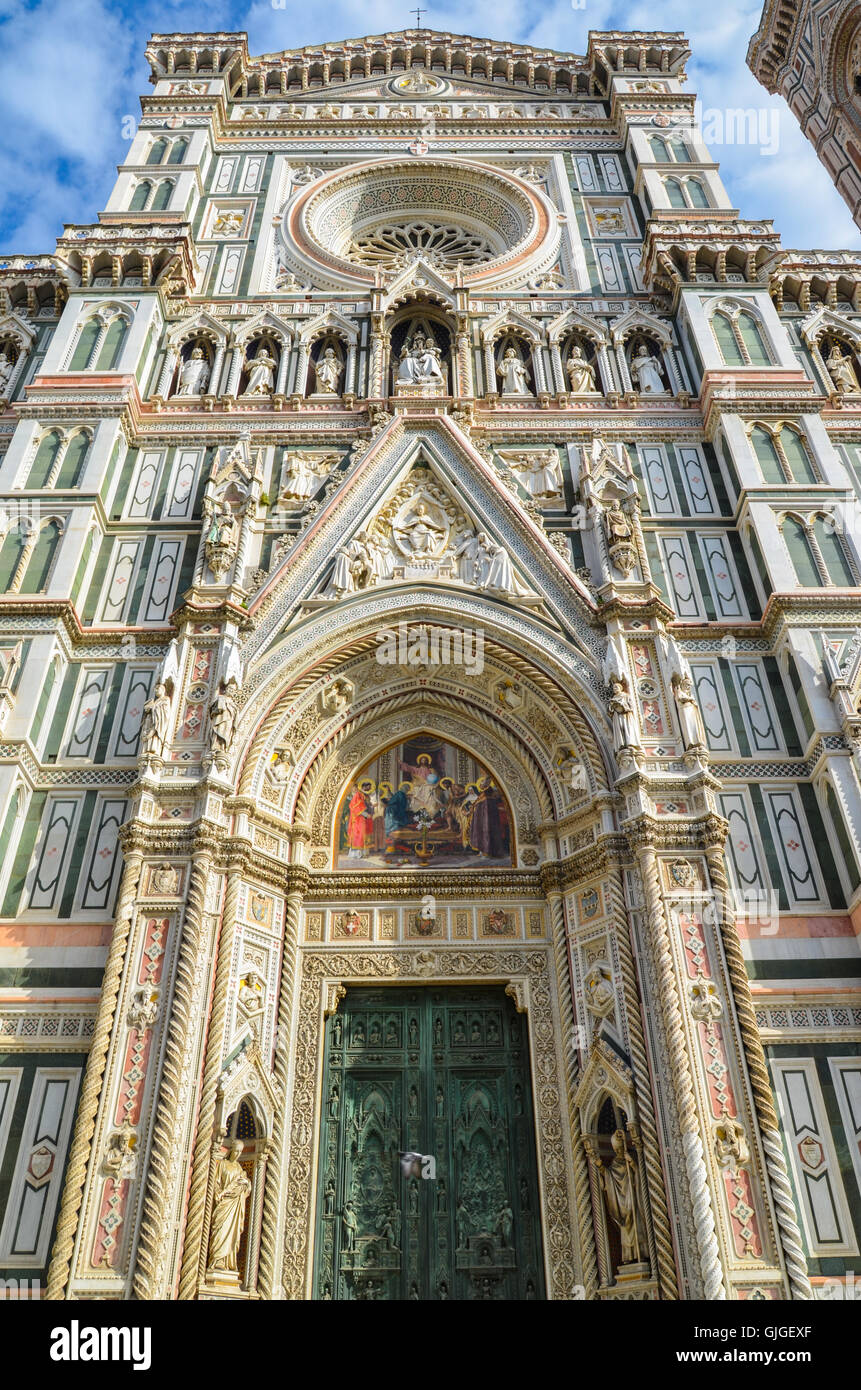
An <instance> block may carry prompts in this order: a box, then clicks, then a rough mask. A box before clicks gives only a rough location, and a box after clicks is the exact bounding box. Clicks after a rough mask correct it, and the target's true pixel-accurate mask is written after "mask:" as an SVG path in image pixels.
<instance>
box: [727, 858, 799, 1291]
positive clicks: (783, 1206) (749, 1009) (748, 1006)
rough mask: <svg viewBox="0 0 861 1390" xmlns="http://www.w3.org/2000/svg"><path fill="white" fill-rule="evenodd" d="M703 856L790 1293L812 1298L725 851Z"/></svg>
mask: <svg viewBox="0 0 861 1390" xmlns="http://www.w3.org/2000/svg"><path fill="white" fill-rule="evenodd" d="M706 860H707V862H708V866H709V877H710V878H711V884H712V888H713V889H714V892H715V897H716V899H717V904H718V920H719V922H720V929H721V940H722V941H723V948H724V955H725V957H726V963H727V969H728V971H729V979H730V986H731V988H732V997H733V1002H734V1004H735V1012H736V1016H737V1018H738V1025H739V1031H740V1033H741V1040H742V1046H743V1048H744V1055H745V1060H746V1062H747V1070H748V1075H749V1077H750V1089H751V1092H752V1094H753V1103H754V1106H755V1109H756V1117H757V1119H758V1121H759V1132H760V1135H761V1137H762V1148H763V1153H764V1155H765V1166H766V1169H767V1172H768V1177H769V1181H770V1183H771V1192H772V1196H773V1198H774V1206H775V1211H776V1213H777V1224H778V1228H779V1232H780V1244H781V1247H782V1249H783V1255H784V1259H785V1261H786V1272H787V1276H788V1278H789V1286H790V1290H791V1293H792V1297H793V1298H797V1299H805V1300H807V1299H812V1298H813V1290H812V1289H811V1287H810V1279H809V1278H808V1274H807V1261H806V1260H805V1257H804V1247H803V1245H802V1243H801V1232H800V1230H799V1228H798V1219H797V1217H796V1212H795V1202H794V1200H793V1196H792V1187H791V1186H790V1182H789V1174H788V1172H787V1170H786V1161H785V1159H784V1156H783V1145H782V1143H781V1140H780V1129H779V1126H778V1119H777V1112H776V1111H775V1108H774V1098H773V1095H772V1090H771V1083H770V1081H769V1077H768V1066H767V1064H766V1060H765V1051H764V1049H763V1046H762V1039H761V1037H760V1035H759V1029H758V1027H757V1025H756V1017H755V1015H754V1012H753V1000H752V998H751V993H750V980H749V978H748V974H747V968H746V966H745V963H744V956H743V954H742V950H741V943H740V941H739V938H738V932H737V930H736V926H735V920H734V918H733V917H732V916H731V914H730V912H729V909H728V904H729V879H728V878H727V873H726V866H725V863H724V857H723V851H722V850H720V849H718V848H717V847H714V846H713V847H712V848H710V849H707V850H706Z"/></svg>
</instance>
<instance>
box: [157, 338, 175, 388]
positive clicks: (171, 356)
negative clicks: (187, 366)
mask: <svg viewBox="0 0 861 1390" xmlns="http://www.w3.org/2000/svg"><path fill="white" fill-rule="evenodd" d="M178 361H179V350H178V348H172V347H171V348H168V349H167V352H166V353H165V355H164V365H163V366H162V369H161V375H160V376H159V379H158V385H157V386H156V388H155V394H156V395H157V396H161V398H162V400H164V399H165V398H166V396H167V393H168V390H169V389H170V383H171V381H172V380H173V374H174V372H175V371H176V364H177V362H178Z"/></svg>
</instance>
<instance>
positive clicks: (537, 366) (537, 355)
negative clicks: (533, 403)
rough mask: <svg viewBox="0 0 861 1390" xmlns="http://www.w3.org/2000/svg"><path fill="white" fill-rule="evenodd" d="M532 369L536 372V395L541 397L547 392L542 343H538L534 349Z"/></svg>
mask: <svg viewBox="0 0 861 1390" xmlns="http://www.w3.org/2000/svg"><path fill="white" fill-rule="evenodd" d="M532 367H533V370H534V372H535V394H536V395H538V396H540V395H542V394H543V393H544V392H546V390H547V378H546V374H545V371H544V356H543V352H542V348H541V344H540V343H536V344H535V346H534V348H533V349H532Z"/></svg>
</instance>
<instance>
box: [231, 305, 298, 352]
mask: <svg viewBox="0 0 861 1390" xmlns="http://www.w3.org/2000/svg"><path fill="white" fill-rule="evenodd" d="M258 333H271V334H273V336H274V337H276V338H280V339H281V340H282V342H284V343H288V344H289V343H291V342H292V341H293V330H292V328H291V327H290V325H289V323H287V321H286V320H285V319H282V318H280V317H279V315H278V314H273V313H272V310H271V309H266V310H265V311H264V313H262V314H257V315H255V317H254V318H253V319H251V320H250V322H249V323H246V324H243V326H242V328H241V329H240V330H239V331H238V332H237V334H236V341H237V342H239V343H247V342H248V341H249V339H251V338H254V337H256V335H257V334H258Z"/></svg>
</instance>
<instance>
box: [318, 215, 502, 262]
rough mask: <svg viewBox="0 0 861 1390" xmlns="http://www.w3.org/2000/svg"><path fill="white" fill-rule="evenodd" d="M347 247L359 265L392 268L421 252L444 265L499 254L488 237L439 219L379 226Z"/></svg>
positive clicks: (430, 260)
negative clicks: (441, 222)
mask: <svg viewBox="0 0 861 1390" xmlns="http://www.w3.org/2000/svg"><path fill="white" fill-rule="evenodd" d="M345 249H346V254H347V257H348V259H349V260H351V261H353V262H355V263H357V264H359V265H371V266H374V265H382V266H387V267H389V268H391V269H393V270H400V269H401V267H402V266H405V265H408V264H409V262H410V261H413V260H416V259H418V257H419V256H420V257H421V258H422V259H423V260H425V261H427V262H428V263H429V264H430V265H435V266H439V267H440V268H443V269H444V268H448V267H454V266H456V265H458V263H460V264H462V265H480V264H481V263H482V262H483V261H490V260H493V258H494V256H495V255H496V251H495V250H494V248H493V246H492V245H491V244H490V242H489V241H488V240H487V238H486V237H483V236H480V235H479V234H478V233H477V232H471V231H469V230H468V229H467V228H465V227H454V226H451V225H448V226H446V225H444V224H440V223H438V222H405V223H403V224H402V225H400V226H398V225H394V226H391V225H390V226H387V227H378V228H376V229H375V230H374V231H370V232H366V233H365V234H363V235H362V236H358V237H355V238H353V239H352V240H351V241H350V243H349V245H348V246H347V247H346V248H345Z"/></svg>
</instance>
